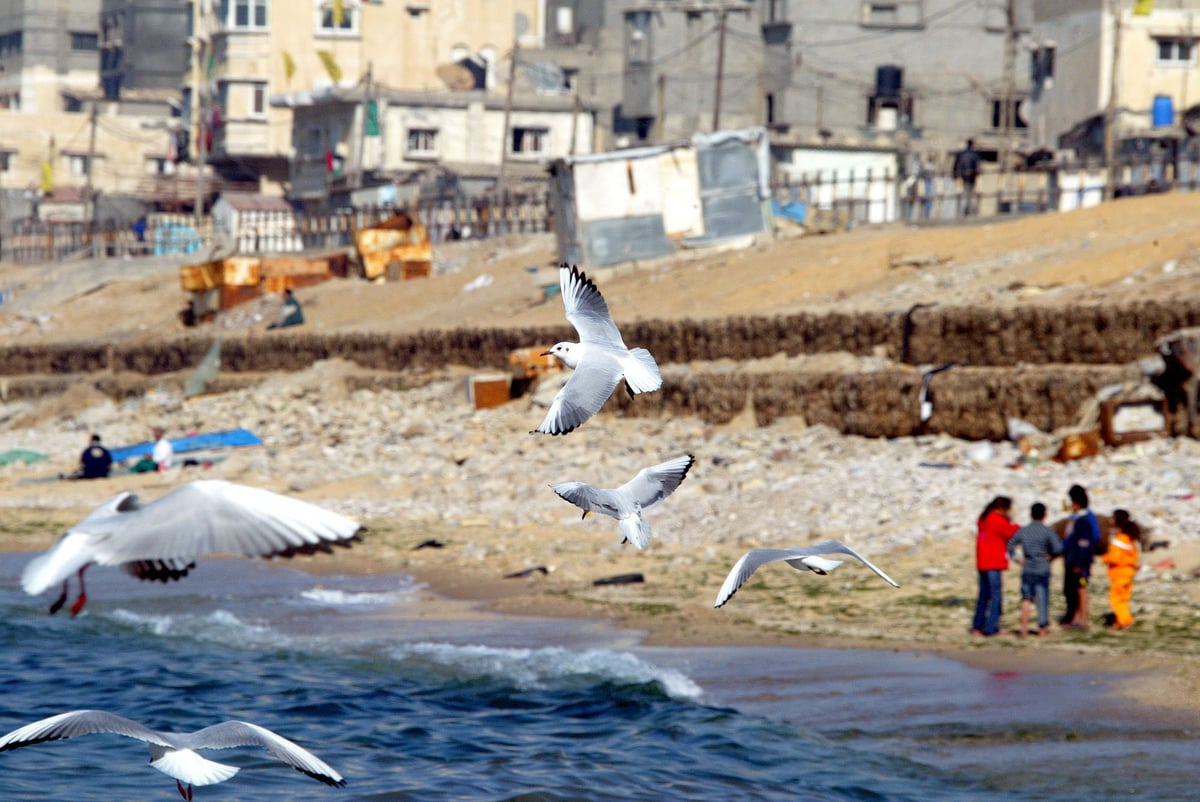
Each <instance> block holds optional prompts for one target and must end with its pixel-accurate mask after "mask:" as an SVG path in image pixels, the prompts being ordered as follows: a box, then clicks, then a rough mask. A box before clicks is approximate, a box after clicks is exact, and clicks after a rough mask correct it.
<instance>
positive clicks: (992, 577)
mask: <svg viewBox="0 0 1200 802" xmlns="http://www.w3.org/2000/svg"><path fill="white" fill-rule="evenodd" d="M1011 509H1012V499H1011V498H1009V497H1008V496H996V497H995V498H994V499H992V500H991V501H990V502H988V505H987V506H986V507H984V508H983V512H982V513H980V514H979V520H978V522H977V529H976V534H975V567H976V569H978V571H979V598H978V599H977V600H976V601H975V619H974V623H973V624H972V626H971V634H972V635H982V636H984V637H991V636H992V635H995V634H997V633H999V631H1000V614H1001V613H1002V612H1003V610H1002V606H1003V601H1004V597H1003V595H1002V592H1001V591H1002V588H1001V573H1002V572H1003V571H1005V570H1006V569H1007V568H1008V552H1007V546H1008V541H1009V538H1011V537H1012V536H1013V534H1014V533H1015V532H1016V531H1017V529H1018V528H1019V527H1018V526H1017V524H1016V523H1014V522H1013V521H1012V520H1011V519H1010V518H1009V517H1008V512H1009V510H1011Z"/></svg>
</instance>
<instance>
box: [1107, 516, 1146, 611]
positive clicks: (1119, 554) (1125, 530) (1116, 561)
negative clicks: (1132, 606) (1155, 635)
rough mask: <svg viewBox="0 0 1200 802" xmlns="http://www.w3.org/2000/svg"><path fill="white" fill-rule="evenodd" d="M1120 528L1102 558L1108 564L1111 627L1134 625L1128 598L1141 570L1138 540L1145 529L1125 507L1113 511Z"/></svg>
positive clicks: (1109, 541) (1114, 520) (1109, 542)
mask: <svg viewBox="0 0 1200 802" xmlns="http://www.w3.org/2000/svg"><path fill="white" fill-rule="evenodd" d="M1113 524H1115V525H1116V527H1117V531H1116V532H1115V533H1114V534H1113V536H1112V537H1110V538H1109V539H1108V551H1106V552H1104V554H1103V555H1101V557H1100V559H1101V560H1102V561H1103V562H1104V564H1105V565H1107V566H1108V603H1109V605H1110V606H1111V607H1112V611H1113V617H1114V620H1113V622H1112V625H1111V628H1112V629H1128V628H1129V627H1130V626H1131V625H1132V624H1133V614H1132V613H1131V612H1129V599H1130V597H1132V596H1133V575H1134V574H1136V573H1137V569H1138V547H1137V544H1138V541H1139V540H1141V537H1142V528H1141V527H1140V526H1138V524H1137V522H1136V521H1134V520H1133V519H1132V518H1131V517H1130V516H1129V513H1128V512H1127V511H1126V510H1113Z"/></svg>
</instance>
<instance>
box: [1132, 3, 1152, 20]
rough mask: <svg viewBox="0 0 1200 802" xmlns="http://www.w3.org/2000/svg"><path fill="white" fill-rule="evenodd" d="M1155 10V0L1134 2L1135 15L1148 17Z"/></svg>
mask: <svg viewBox="0 0 1200 802" xmlns="http://www.w3.org/2000/svg"><path fill="white" fill-rule="evenodd" d="M1153 10H1154V0H1137V2H1136V3H1134V4H1133V15H1134V16H1135V17H1148V16H1150V12H1151V11H1153Z"/></svg>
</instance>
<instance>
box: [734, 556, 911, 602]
mask: <svg viewBox="0 0 1200 802" xmlns="http://www.w3.org/2000/svg"><path fill="white" fill-rule="evenodd" d="M824 554H849V555H850V556H851V557H853V558H855V559H856V560H859V561H861V562H862V564H863V565H865V566H867V567H868V568H870V569H871V570H872V571H874V572H875V573H877V574H879V576H880V577H882V578H883V581H884V582H887V583H888V584H889V585H891V586H892V587H894V588H898V587H900V586H899V585H897V584H896V583H895V582H894V581H893V580H892V578H891V577H890V576H888V575H887V574H885V573H884V572H883V571H880V570H879V569H878V568H876V567H875V565H874V563H872V562H871V561H870V560H868V559H867V558H866V557H864V556H862V555H861V554H859V553H858V552H857V551H855V550H854V549H852V548H850V547H849V546H847V545H846V544H845V543H839V542H838V541H836V540H822V541H821V542H820V543H817V544H816V545H813V546H804V547H803V548H796V549H751V550H750V551H748V552H746V553H745V554H743V555H742V558H741V559H740V560H738V561H737V563H735V564H734V566H733V570H731V571H730V572H729V576H727V577H725V584H723V585H721V590H720V592H719V593H717V603H716V604H714V605H713V606H714V607H720V606H721V605H723V604H724V603H725V602H727V601H729V599H730V597H731V596H733V594H735V593H737V590H738V588H740V587H741V586H742V585H744V584H745V583H746V580H747V579H749V578H750V577H751V575H752V574H753V573H754V572H755V571H757V570H758V569H759V568H762V567H763V566H764V565H766V564H767V563H776V562H786V563H787V564H788V565H790V566H792V567H793V568H795V569H796V570H797V571H801V570H803V569H806V568H807V569H808V570H809V571H812V572H813V573H815V574H821V575H822V576H824V575H825V574H827V573H829V572H830V571H832V570H833V569H834V568H837V567H838V566H839V565H841V564H842V562H843V561H842V560H830V559H826V558H825V557H823V556H821V555H824Z"/></svg>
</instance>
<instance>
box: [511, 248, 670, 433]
mask: <svg viewBox="0 0 1200 802" xmlns="http://www.w3.org/2000/svg"><path fill="white" fill-rule="evenodd" d="M558 284H559V288H560V290H561V295H562V299H563V307H564V309H565V311H566V313H567V321H568V322H569V323H570V324H571V325H572V326H574V327H575V330H576V331H577V332H579V342H577V343H568V342H561V343H556V344H555V345H554V347H553V348H551V349H550V350H549V351H544V352H542V355H543V356H547V355H551V356H555V357H558V359H559V360H561V361H562V363H563V364H564V365H566V366H567V367H569V368H571V369H573V370H574V371H575V372H574V373H573V374H571V378H570V379H568V380H567V383H566V385H564V386H563V388H562V389H561V390H559V391H558V395H556V396H554V401H553V402H551V404H550V409H549V410H548V411H547V412H546V419H545V420H543V421H542V425H541V426H539V427H537V429H535V430H534V431H538V432H542V433H543V434H567V433H568V432H573V431H575V429H577V428H579V426H581V425H582V424H583V423H584V422H585V421H586V420H587V419H588V418H590V417H592V416H593V415H595V414H596V413H597V412H599V411H600V408H601V407H602V406H604V402H605V401H607V400H608V397H609V396H610V395H612V392H613V390H615V389H616V387H617V384H618V383H619V382H620V381H621V379H624V380H625V390H626V392H627V393H629V396H630V397H631V398H632V397H633V394H634V393H647V392H652V391H654V390H657V389H658V388H659V387H662V376H661V375H660V374H659V372H658V365H657V364H655V362H654V357H652V356H650V352H649V351H647V350H646V349H645V348H632V349H631V348H627V347H626V346H625V341H624V340H622V339H621V332H619V331H618V330H617V324H615V323H613V319H612V315H610V314H609V313H608V304H606V303H605V302H604V297H603V296H602V295H600V290H598V289H596V285H595V284H593V283H592V280H591V279H589V278H588V277H587V276H586V275H584V273H583V271H581V270H580V269H579V268H578V267H575V266H574V265H566V264H563V265H560V266H559V271H558Z"/></svg>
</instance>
